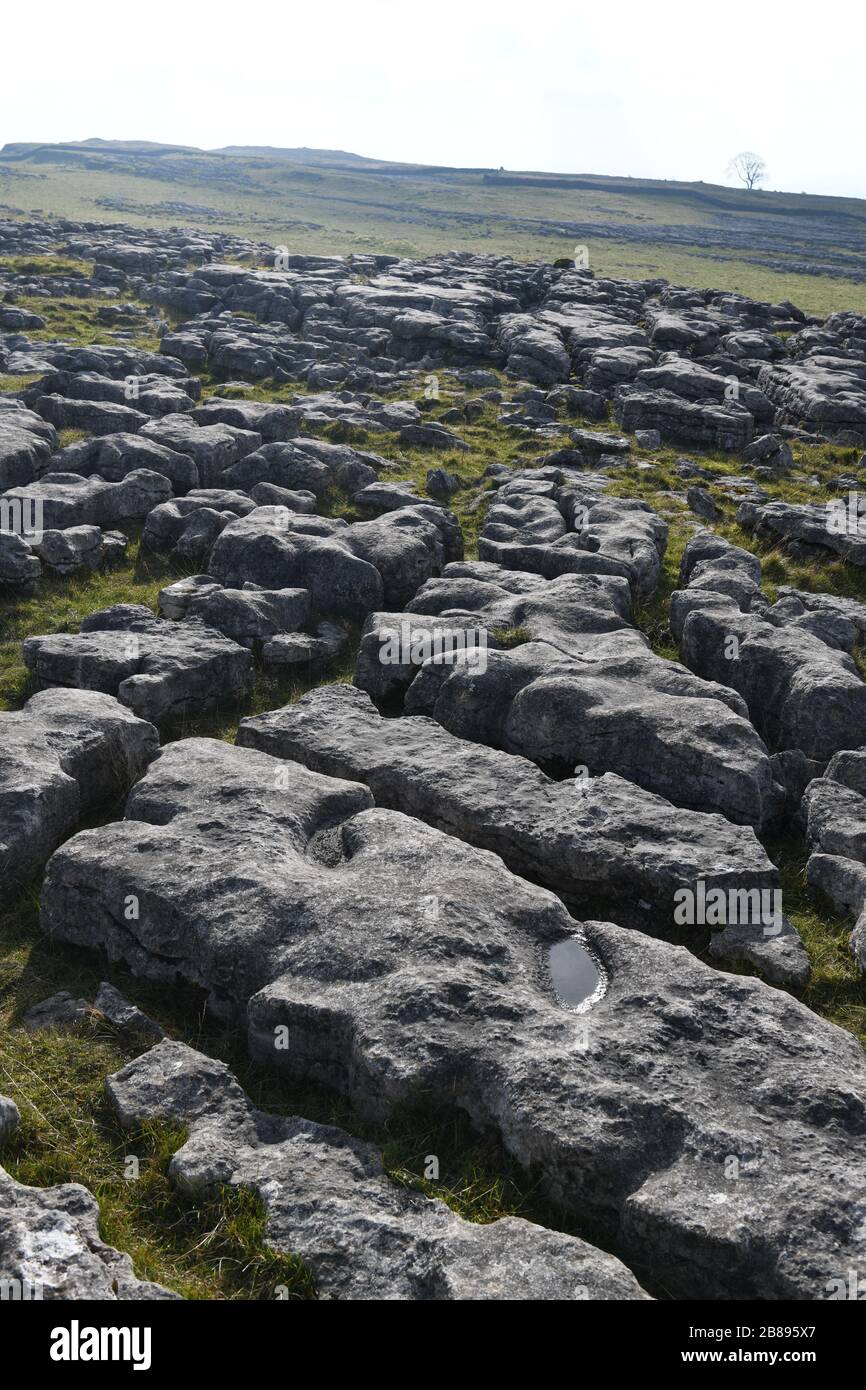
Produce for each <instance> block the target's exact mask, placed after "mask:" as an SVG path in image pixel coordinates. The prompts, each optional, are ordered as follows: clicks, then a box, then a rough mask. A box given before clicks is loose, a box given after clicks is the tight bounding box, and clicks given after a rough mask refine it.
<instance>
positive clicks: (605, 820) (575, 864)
mask: <svg viewBox="0 0 866 1390" xmlns="http://www.w3.org/2000/svg"><path fill="white" fill-rule="evenodd" d="M237 743H238V745H239V746H240V747H244V748H257V749H259V750H260V751H261V752H264V753H270V754H272V755H273V756H274V757H278V758H291V759H293V760H294V761H296V762H300V763H303V765H304V766H305V767H307V768H309V769H310V770H311V771H313V772H320V773H324V774H325V775H326V776H329V777H340V778H347V779H348V780H350V781H354V782H363V783H365V784H366V785H367V786H368V787H369V788H370V790H371V792H372V793H373V796H374V797H375V800H376V804H377V806H384V807H387V808H389V809H390V810H394V811H403V812H405V813H406V814H407V815H411V816H417V817H418V818H419V819H420V820H423V821H426V822H427V824H428V825H433V826H435V827H436V828H437V829H439V830H444V831H446V832H448V833H449V834H451V835H456V836H457V837H458V838H459V839H461V840H465V841H467V842H468V843H469V844H473V845H477V846H479V848H481V849H489V850H493V852H494V853H496V854H499V855H500V856H501V857H502V858H503V859H504V861H505V863H506V864H507V865H508V866H509V868H511V869H513V870H514V872H515V873H522V874H528V875H529V876H531V877H532V878H533V879H536V880H538V881H539V882H541V883H543V884H544V885H545V886H546V887H548V888H551V889H553V891H554V892H557V893H559V894H560V895H563V896H565V897H566V898H568V899H570V900H572V901H573V902H574V904H575V906H576V907H578V908H581V907H584V908H585V900H586V899H587V897H589V898H593V897H595V896H597V895H598V896H604V897H605V898H606V900H611V906H612V905H613V902H615V901H616V900H619V901H621V902H624V903H626V904H629V905H630V906H631V907H633V908H637V907H638V904H640V906H641V908H642V909H643V915H644V917H645V919H646V921H647V923H648V924H649V922H650V920H651V918H650V913H651V912H652V913H654V914H657V915H658V916H659V917H665V916H667V918H668V919H669V920H670V918H671V916H672V911H673V895H674V893H675V891H676V890H677V889H678V888H682V887H686V888H690V889H694V888H695V885H696V883H697V881H698V880H699V879H704V881H705V883H706V884H707V885H708V886H710V885H712V886H719V887H723V888H725V889H727V888H728V887H735V886H741V887H752V886H754V887H766V888H769V887H774V886H776V884H777V882H778V875H777V872H776V870H775V868H774V867H773V865H772V864H771V862H770V860H769V859H768V858H767V856H766V854H765V852H764V850H763V848H762V847H761V845H760V844H759V842H758V840H757V838H756V836H755V834H754V831H753V830H751V829H750V828H747V827H742V826H735V825H732V824H731V823H730V821H727V820H725V818H724V817H723V816H718V815H702V814H699V813H697V812H694V811H683V810H681V809H678V808H677V807H674V806H672V805H671V803H670V802H669V801H665V800H664V799H663V798H662V797H659V796H653V795H652V794H651V793H649V792H646V791H644V790H643V789H642V788H640V787H636V786H634V785H633V784H631V783H629V782H626V781H625V780H624V779H623V778H622V777H616V776H614V775H613V774H612V773H607V774H605V775H604V776H602V777H587V778H573V779H566V780H565V781H562V782H553V781H551V779H550V778H548V777H545V775H544V773H543V772H541V771H540V770H539V769H538V768H537V767H536V766H535V764H534V763H531V762H529V761H528V760H527V759H526V758H521V757H518V756H516V755H514V754H510V753H502V752H499V751H497V750H494V749H491V748H485V747H482V746H480V745H476V746H473V747H471V748H468V747H467V745H466V743H465V741H464V740H463V739H459V738H455V737H454V735H453V734H450V733H448V732H447V730H445V729H443V728H442V727H441V725H439V724H437V723H436V722H435V721H434V720H432V719H427V718H425V717H424V716H416V717H413V718H411V719H400V720H394V719H384V718H383V717H382V716H381V715H380V714H379V712H378V710H377V709H376V707H375V705H374V704H373V702H372V700H370V698H369V697H368V696H367V695H365V694H364V693H363V692H362V691H360V690H356V689H355V688H354V687H353V686H348V685H331V686H325V687H323V688H321V689H319V690H314V691H311V692H310V693H309V694H308V695H304V696H303V697H302V698H301V699H300V700H299V701H298V702H297V703H296V704H292V705H286V706H285V707H284V708H283V709H277V710H270V711H269V712H268V713H266V714H261V715H256V716H253V717H251V718H248V719H244V720H242V721H241V726H240V729H239V730H238V736H237Z"/></svg>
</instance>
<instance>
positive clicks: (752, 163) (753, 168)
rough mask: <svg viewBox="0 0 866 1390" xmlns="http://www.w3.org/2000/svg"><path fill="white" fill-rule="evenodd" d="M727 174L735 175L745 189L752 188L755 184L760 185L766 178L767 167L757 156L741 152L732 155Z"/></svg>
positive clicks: (749, 151) (746, 151)
mask: <svg viewBox="0 0 866 1390" xmlns="http://www.w3.org/2000/svg"><path fill="white" fill-rule="evenodd" d="M728 173H729V174H735V175H736V177H737V178H738V179H739V180H740V182H741V183H744V184H745V185H746V187H747V188H754V187H755V184H757V183H762V182H763V181H764V179H765V178H766V177H767V166H766V164H765V163H764V161H763V159H762V158H761V156H760V155H759V154H753V153H752V151H751V150H742V151H741V152H740V154H735V155H734V157H733V159H732V160H731V162H730V164H729V165H728Z"/></svg>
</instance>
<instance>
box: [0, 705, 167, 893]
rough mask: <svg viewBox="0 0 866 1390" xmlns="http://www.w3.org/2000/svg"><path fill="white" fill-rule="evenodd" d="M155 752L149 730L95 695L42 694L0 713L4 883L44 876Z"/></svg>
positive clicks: (154, 739)
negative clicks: (62, 848)
mask: <svg viewBox="0 0 866 1390" xmlns="http://www.w3.org/2000/svg"><path fill="white" fill-rule="evenodd" d="M158 748H159V739H158V737H157V732H156V730H155V729H154V728H153V727H152V725H150V724H148V723H145V722H143V721H142V720H140V719H136V718H135V717H134V716H133V715H132V714H130V712H129V711H128V710H127V709H124V707H123V706H122V705H120V704H118V702H117V701H116V700H113V699H111V698H110V696H108V695H104V694H97V693H95V692H90V691H75V690H51V691H43V692H42V693H41V694H37V695H34V696H32V698H31V699H30V700H28V702H27V704H26V705H25V706H24V708H23V709H22V710H19V711H16V712H14V713H2V714H0V876H2V878H3V879H4V880H7V881H8V880H17V879H24V878H27V877H28V876H29V875H30V874H32V873H34V872H35V871H36V870H37V869H40V868H41V867H42V865H43V864H44V863H45V861H46V859H47V858H48V856H49V855H50V854H51V852H52V851H53V850H54V849H55V847H56V846H57V845H58V844H59V843H60V841H61V840H63V839H65V838H66V836H67V835H69V834H71V833H72V831H73V830H75V829H76V827H77V826H78V824H79V823H80V821H81V818H82V817H83V816H84V815H85V814H86V813H89V812H92V811H95V810H97V809H99V808H100V807H101V806H103V805H106V804H108V803H109V802H110V801H111V800H113V799H115V798H116V797H118V796H121V795H123V794H125V793H126V791H128V789H129V787H130V786H131V785H132V783H133V782H134V781H135V780H136V779H137V778H138V777H140V776H141V774H142V773H143V772H144V769H145V768H146V766H147V764H148V762H150V760H151V759H152V758H153V757H154V756H155V755H156V752H157V750H158Z"/></svg>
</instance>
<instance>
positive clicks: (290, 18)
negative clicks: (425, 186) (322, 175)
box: [0, 0, 866, 197]
mask: <svg viewBox="0 0 866 1390" xmlns="http://www.w3.org/2000/svg"><path fill="white" fill-rule="evenodd" d="M863 16H864V10H863V9H861V8H860V6H859V5H857V4H856V3H851V0H846V3H842V0H821V3H820V4H816V3H814V0H811V3H801V2H800V0H786V3H784V4H783V3H781V2H780V0H777V2H776V3H768V0H724V3H721V4H715V5H708V4H705V3H701V0H689V2H688V3H686V2H685V0H655V3H653V0H649V3H644V4H639V3H635V2H634V0H629V2H628V3H627V2H626V0H601V2H600V3H598V0H596V3H594V4H593V5H592V6H591V7H587V6H585V5H581V3H580V0H573V2H572V3H567V2H566V0H548V2H547V3H544V0H542V2H541V3H532V0H521V3H520V4H511V3H509V0H498V2H497V3H492V2H491V0H432V2H431V0H427V3H420V0H353V3H351V4H350V3H347V0H319V3H304V4H302V5H298V4H296V3H294V0H282V2H281V3H276V4H275V3H271V0H253V3H247V4H238V5H228V6H224V7H222V8H220V7H218V6H217V5H213V4H212V5H208V6H204V5H184V4H182V3H180V0H146V2H145V0H131V2H130V0H106V3H103V2H102V0H79V3H78V4H76V5H66V4H64V5H62V6H61V5H59V4H57V3H56V0H47V3H43V4H40V5H15V6H10V7H7V8H6V9H5V10H4V15H3V20H2V27H0V48H2V49H3V50H5V52H4V54H3V61H2V76H0V144H2V143H3V142H5V141H15V140H37V141H55V140H80V139H85V138H87V137H88V136H94V135H98V136H102V137H103V138H107V139H146V140H157V141H165V142H169V143H174V144H191V145H200V146H203V147H205V148H215V147H218V146H220V145H229V144H232V145H283V146H295V145H309V146H315V147H319V148H339V149H347V150H352V151H354V152H356V153H358V154H366V155H371V156H374V157H377V158H382V159H397V160H409V161H416V160H417V161H420V162H423V163H430V164H437V163H442V164H457V165H485V166H490V165H492V166H499V165H505V167H506V168H509V169H548V170H562V171H566V172H572V173H596V174H631V175H635V176H641V177H653V178H671V179H704V180H705V181H706V182H715V183H724V182H730V181H731V180H730V178H729V177H728V176H727V175H726V172H725V170H726V165H727V163H728V160H729V158H730V157H731V155H733V154H735V153H736V152H737V151H739V150H742V149H749V150H755V151H757V152H758V153H759V154H761V155H763V157H764V158H765V160H766V162H767V167H768V171H769V177H768V180H767V186H768V187H771V188H781V189H788V190H791V191H794V192H800V191H803V190H805V191H807V192H811V193H837V194H854V195H857V196H860V197H863V196H866V163H864V159H863V148H862V146H863V139H862V137H863V129H864V115H863V112H864V80H863V70H864V45H863V40H864V36H866V21H864V17H863Z"/></svg>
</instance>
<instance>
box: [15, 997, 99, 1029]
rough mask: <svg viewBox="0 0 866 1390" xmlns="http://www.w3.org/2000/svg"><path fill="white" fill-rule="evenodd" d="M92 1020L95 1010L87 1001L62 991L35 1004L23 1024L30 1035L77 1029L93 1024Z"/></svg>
mask: <svg viewBox="0 0 866 1390" xmlns="http://www.w3.org/2000/svg"><path fill="white" fill-rule="evenodd" d="M92 1019H93V1008H92V1006H91V1005H90V1004H88V1002H87V1000H86V999H76V998H75V997H74V996H73V995H72V994H70V993H69V991H68V990H65V989H61V990H59V991H58V992H57V994H52V995H51V997H50V999H43V1000H42V1001H41V1002H40V1003H39V1004H34V1005H33V1007H32V1008H30V1009H28V1010H27V1012H26V1014H25V1015H24V1017H23V1019H22V1020H21V1022H22V1024H23V1026H24V1027H25V1028H26V1029H27V1031H28V1032H29V1033H41V1032H43V1031H44V1030H45V1029H50V1028H61V1029H62V1028H77V1027H80V1026H82V1025H83V1024H89V1023H91V1022H92Z"/></svg>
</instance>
